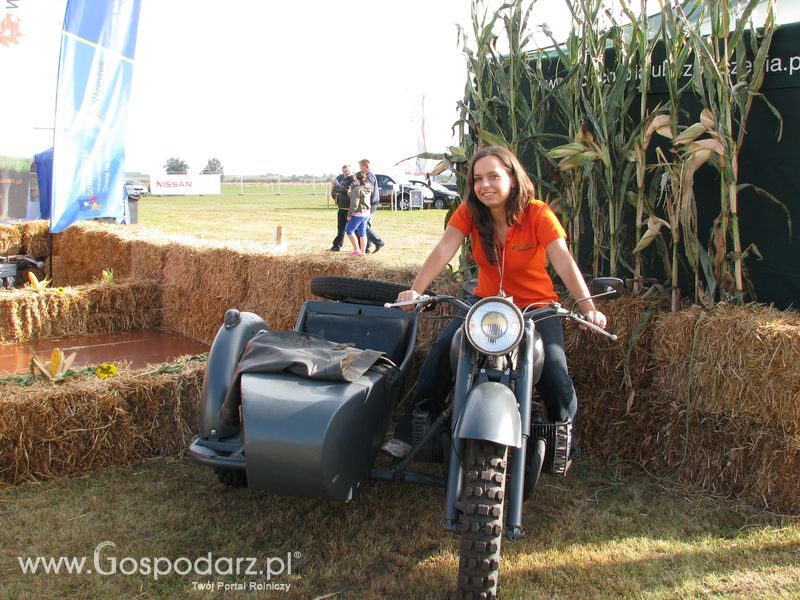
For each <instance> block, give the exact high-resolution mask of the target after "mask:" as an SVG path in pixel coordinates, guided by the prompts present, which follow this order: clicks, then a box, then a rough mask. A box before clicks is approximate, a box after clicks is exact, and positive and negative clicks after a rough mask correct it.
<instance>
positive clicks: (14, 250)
mask: <svg viewBox="0 0 800 600" xmlns="http://www.w3.org/2000/svg"><path fill="white" fill-rule="evenodd" d="M21 252H22V237H21V236H20V233H19V229H17V228H16V226H14V225H11V224H7V223H0V254H2V255H3V256H5V255H7V254H20V253H21Z"/></svg>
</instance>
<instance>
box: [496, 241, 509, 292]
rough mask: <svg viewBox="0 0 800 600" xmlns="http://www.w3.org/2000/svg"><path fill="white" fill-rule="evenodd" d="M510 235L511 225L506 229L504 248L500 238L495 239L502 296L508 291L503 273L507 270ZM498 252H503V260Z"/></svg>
mask: <svg viewBox="0 0 800 600" xmlns="http://www.w3.org/2000/svg"><path fill="white" fill-rule="evenodd" d="M510 236H511V227H509V228H508V231H506V241H505V243H504V244H503V248H502V249H501V248H500V241H499V240H497V241H495V247H494V251H495V258H497V271H498V272H499V273H500V283H499V285H498V287H499V290H498V295H499V296H500V297H501V298H505V297H507V294H506V291H505V290H504V289H503V273H504V272H505V270H506V248H507V247H508V238H509V237H510ZM498 252H501V253H502V255H503V259H502V262H501V260H500V257H499V256H497V254H498Z"/></svg>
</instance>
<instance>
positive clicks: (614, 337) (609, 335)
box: [572, 315, 617, 342]
mask: <svg viewBox="0 0 800 600" xmlns="http://www.w3.org/2000/svg"><path fill="white" fill-rule="evenodd" d="M572 320H573V321H576V322H577V323H580V324H581V325H583V326H584V327H588V328H589V329H591V330H592V331H596V332H597V333H602V334H603V335H604V336H606V337H607V338H608V339H610V340H611V341H612V342H616V341H617V335H616V334H615V333H610V332H608V331H606V330H605V329H603V328H602V327H598V326H597V325H595V324H594V323H590V322H589V321H587V320H586V319H584V318H583V317H581V316H578V315H574V316H573V318H572Z"/></svg>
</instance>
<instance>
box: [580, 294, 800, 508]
mask: <svg viewBox="0 0 800 600" xmlns="http://www.w3.org/2000/svg"><path fill="white" fill-rule="evenodd" d="M642 308H643V307H642V306H637V304H636V301H632V300H629V301H625V300H620V301H614V302H610V303H607V305H606V306H605V307H604V310H606V311H607V312H608V313H609V322H610V327H609V328H610V329H613V330H616V331H620V330H621V331H622V332H624V333H623V336H621V340H620V342H619V345H620V351H621V352H620V353H619V354H618V355H617V358H616V360H614V359H612V360H611V361H610V362H614V363H615V367H614V369H617V374H616V375H615V374H614V373H613V369H606V368H605V367H604V366H603V365H607V364H608V363H609V359H608V358H607V357H606V356H605V355H604V353H603V352H602V351H600V352H595V351H594V349H592V348H591V346H590V345H589V344H588V343H587V344H586V345H584V340H583V337H584V335H585V334H582V333H581V334H577V333H575V332H568V333H567V336H568V338H570V337H571V338H572V339H571V340H570V343H569V344H568V345H569V346H570V347H571V350H572V352H571V354H570V357H571V364H572V366H573V369H576V364H577V363H578V361H576V360H575V357H576V356H580V357H581V358H580V367H579V368H578V372H577V373H576V375H575V379H576V383H577V387H578V394H579V398H580V399H581V408H580V412H579V417H578V427H579V431H580V433H579V435H580V437H581V440H582V442H583V444H584V447H585V448H586V449H587V450H588V451H589V452H590V453H591V454H593V455H595V456H600V457H604V458H609V457H618V458H620V459H623V460H627V461H634V462H637V463H639V464H641V465H643V466H644V467H646V468H647V469H648V470H650V471H653V472H656V473H659V474H660V475H664V476H672V477H675V478H679V479H680V480H682V481H687V482H692V483H694V484H697V485H700V486H702V487H703V488H705V489H707V490H710V491H713V492H715V493H719V494H723V495H727V496H736V497H739V498H740V499H742V500H745V501H747V502H749V503H751V504H754V505H760V506H763V507H765V508H770V509H772V510H778V511H787V512H800V478H799V477H798V476H797V474H798V473H800V369H798V368H797V365H798V364H800V315H798V314H797V313H796V312H792V311H778V310H775V309H772V308H769V307H764V306H757V305H749V306H729V305H724V304H721V305H718V306H717V307H716V308H714V309H713V310H710V311H703V310H701V309H700V308H699V307H693V308H691V309H688V310H684V311H681V312H678V313H668V312H660V313H657V314H656V315H654V318H652V319H651V320H650V322H649V323H648V324H647V325H646V326H645V328H644V330H643V333H642V334H641V335H640V337H639V339H638V341H637V344H636V348H635V349H634V351H633V356H632V358H631V363H632V369H631V371H632V379H633V383H634V387H633V388H632V389H631V388H628V387H627V386H626V384H625V382H624V380H623V377H622V374H621V371H620V365H621V361H622V358H623V357H624V351H625V350H626V349H627V339H628V337H627V334H628V332H629V331H631V325H634V326H636V325H635V322H636V320H637V319H640V318H641V315H642V314H643V310H642ZM621 312H627V313H629V314H628V315H621V314H620V313H621ZM621 318H622V320H623V321H627V322H626V324H625V325H624V326H622V327H620V329H617V327H616V326H615V324H621V321H620V319H621ZM578 337H580V341H578V339H577V338H578ZM578 346H580V348H578ZM593 359H594V362H592V361H593ZM586 365H592V366H591V367H590V368H589V370H585V366H586ZM632 391H635V394H633V395H632V394H631V392H632Z"/></svg>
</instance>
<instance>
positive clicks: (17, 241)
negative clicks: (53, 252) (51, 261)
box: [0, 221, 50, 258]
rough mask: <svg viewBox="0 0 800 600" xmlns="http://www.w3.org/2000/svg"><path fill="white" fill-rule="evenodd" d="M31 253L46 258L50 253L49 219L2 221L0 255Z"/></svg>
mask: <svg viewBox="0 0 800 600" xmlns="http://www.w3.org/2000/svg"><path fill="white" fill-rule="evenodd" d="M9 254H30V255H31V256H34V257H36V258H44V257H45V256H48V255H49V254H50V223H49V221H22V222H19V223H0V255H3V256H6V255H9Z"/></svg>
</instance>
